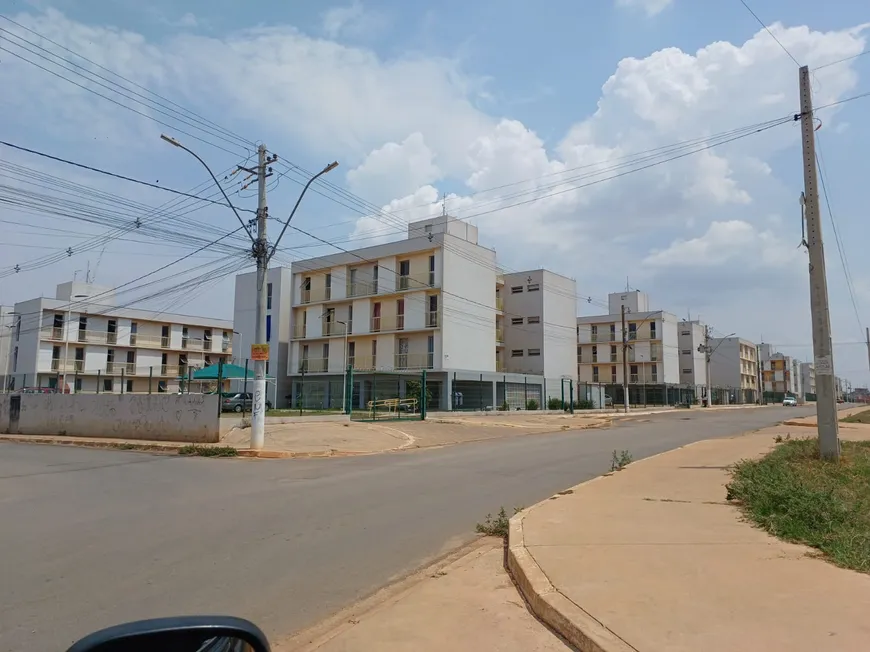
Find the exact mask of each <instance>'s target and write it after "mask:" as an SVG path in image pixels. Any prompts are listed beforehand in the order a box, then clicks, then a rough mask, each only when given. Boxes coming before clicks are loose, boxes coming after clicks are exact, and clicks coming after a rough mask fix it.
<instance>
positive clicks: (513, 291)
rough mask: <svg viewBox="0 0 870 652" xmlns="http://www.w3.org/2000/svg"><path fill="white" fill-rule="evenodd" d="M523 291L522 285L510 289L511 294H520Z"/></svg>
mask: <svg viewBox="0 0 870 652" xmlns="http://www.w3.org/2000/svg"><path fill="white" fill-rule="evenodd" d="M522 291H523V286H522V285H514V286H512V287H511V294H521V293H522Z"/></svg>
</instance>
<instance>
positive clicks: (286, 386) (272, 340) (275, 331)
mask: <svg viewBox="0 0 870 652" xmlns="http://www.w3.org/2000/svg"><path fill="white" fill-rule="evenodd" d="M292 285H293V274H292V273H291V271H290V268H289V267H274V268H272V269H270V270H268V273H267V278H266V341H267V342H268V343H269V360H268V361H267V362H266V376H267V383H266V384H267V387H266V395H267V396H269V397H270V399H271V400H272V404H273V405H275V406H278V405H283V404H284V403H283V401H284V397H285V396H287V395H288V394H289V393H290V383H289V373H288V366H287V365H288V363H289V357H290V341H291V327H290V316H291V313H292V311H293V306H292V303H291V296H292V292H291V288H292ZM256 324H257V272H249V273H247V274H239V275H238V276H236V287H235V299H234V302H233V328H234V329H235V330H234V331H233V349H232V350H233V353H234V355H233V360H234V362H235V364H237V365H239V366H241V367H244V366H245V363H246V361H247V363H248V364H249V367H250V368H251V369H253V362H251V361H250V356H251V344H253V343H254V342H255V339H256V338H255V336H256ZM232 385H233V390H234V391H239V392H241V391H244V390H243V387H244V381H243V380H236V381H233V383H232ZM252 389H253V386H252V385H251V383H248V391H252Z"/></svg>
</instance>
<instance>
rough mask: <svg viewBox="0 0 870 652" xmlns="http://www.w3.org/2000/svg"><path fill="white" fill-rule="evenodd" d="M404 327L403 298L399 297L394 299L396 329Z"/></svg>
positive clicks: (399, 329)
mask: <svg viewBox="0 0 870 652" xmlns="http://www.w3.org/2000/svg"><path fill="white" fill-rule="evenodd" d="M404 329H405V300H404V299H399V300H398V301H396V330H397V331H401V330H404Z"/></svg>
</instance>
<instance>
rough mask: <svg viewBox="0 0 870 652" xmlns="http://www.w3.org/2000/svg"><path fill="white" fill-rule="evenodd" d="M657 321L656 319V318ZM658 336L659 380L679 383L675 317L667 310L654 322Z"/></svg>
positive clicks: (678, 355) (678, 354)
mask: <svg viewBox="0 0 870 652" xmlns="http://www.w3.org/2000/svg"><path fill="white" fill-rule="evenodd" d="M656 321H658V320H656ZM656 326H657V327H658V329H659V330H658V332H659V333H660V335H659V337H660V338H661V340H662V349H661V356H662V357H661V360H662V361H661V364H660V365H659V374H658V378H659V382H660V383H667V384H669V385H679V384H680V348H679V346H680V343H679V325H678V323H677V318H676V316H675V315H672V314H671V313H669V312H663V313H662V318H661V321H660V322H659V323H658V324H656Z"/></svg>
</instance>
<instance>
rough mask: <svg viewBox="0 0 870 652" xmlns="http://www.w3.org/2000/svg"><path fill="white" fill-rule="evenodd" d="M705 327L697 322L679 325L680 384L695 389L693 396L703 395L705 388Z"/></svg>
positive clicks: (682, 322) (688, 321)
mask: <svg viewBox="0 0 870 652" xmlns="http://www.w3.org/2000/svg"><path fill="white" fill-rule="evenodd" d="M706 328H707V327H706V326H705V325H704V324H702V323H701V322H700V321H698V320H694V321H692V320H688V319H684V320H682V321H680V323H679V335H678V336H677V343H678V346H679V349H680V384H681V385H685V386H687V387H693V388H694V389H695V396H701V395H703V393H704V391H705V389H704V388H706V386H707V356H706V355H705V354H704V349H703V348H702V347H703V346H704V344H705V339H704V338H705V331H706Z"/></svg>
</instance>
